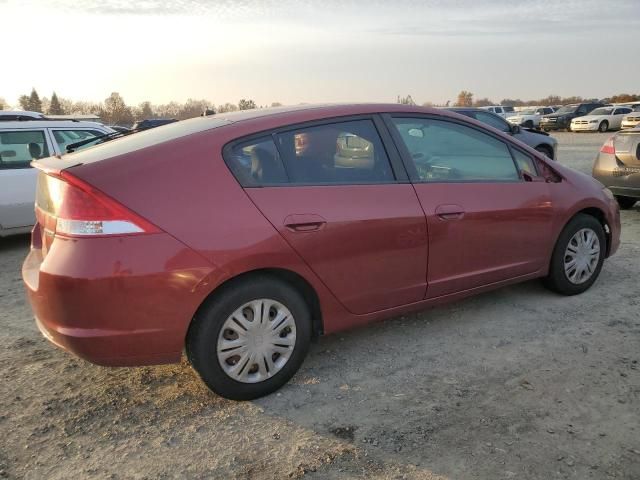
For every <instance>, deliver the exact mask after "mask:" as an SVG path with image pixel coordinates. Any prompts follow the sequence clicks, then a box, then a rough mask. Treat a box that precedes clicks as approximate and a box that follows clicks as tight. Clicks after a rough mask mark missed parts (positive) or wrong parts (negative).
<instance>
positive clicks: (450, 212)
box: [436, 203, 465, 220]
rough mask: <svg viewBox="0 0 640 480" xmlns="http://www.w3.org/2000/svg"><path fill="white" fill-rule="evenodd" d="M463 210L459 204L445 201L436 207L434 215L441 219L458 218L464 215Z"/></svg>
mask: <svg viewBox="0 0 640 480" xmlns="http://www.w3.org/2000/svg"><path fill="white" fill-rule="evenodd" d="M464 214H465V211H464V208H462V207H461V206H460V205H456V204H453V203H447V204H444V205H438V206H437V207H436V215H437V216H438V218H440V219H441V220H460V219H462V217H464Z"/></svg>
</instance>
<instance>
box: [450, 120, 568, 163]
mask: <svg viewBox="0 0 640 480" xmlns="http://www.w3.org/2000/svg"><path fill="white" fill-rule="evenodd" d="M447 110H450V111H452V112H456V113H460V114H462V115H466V116H467V117H471V118H475V119H476V120H478V121H479V122H482V123H486V124H487V125H491V126H492V127H493V128H497V129H498V130H500V131H501V132H505V133H508V134H509V135H511V136H513V137H514V138H517V139H518V140H520V141H521V142H522V143H526V144H527V145H529V146H530V147H532V148H535V149H536V150H537V151H539V152H540V153H544V154H545V155H546V156H547V157H549V158H551V159H553V160H555V159H556V152H557V150H558V141H557V140H556V139H555V138H553V137H551V136H550V135H549V134H548V133H545V132H540V131H538V130H533V129H529V128H524V127H521V126H518V125H512V124H510V123H509V122H507V121H506V120H505V119H504V118H502V117H501V116H500V115H496V114H495V113H492V112H489V111H487V110H484V109H482V108H472V107H452V108H447Z"/></svg>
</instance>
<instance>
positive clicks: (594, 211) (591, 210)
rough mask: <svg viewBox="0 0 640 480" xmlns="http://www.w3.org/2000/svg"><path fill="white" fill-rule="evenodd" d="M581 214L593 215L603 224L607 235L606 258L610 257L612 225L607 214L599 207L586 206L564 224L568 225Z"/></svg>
mask: <svg viewBox="0 0 640 480" xmlns="http://www.w3.org/2000/svg"><path fill="white" fill-rule="evenodd" d="M580 214H583V215H589V216H591V217H594V218H595V219H596V220H598V222H600V225H602V229H603V230H604V236H605V239H606V240H607V246H606V255H605V258H606V257H608V256H609V252H610V250H611V227H609V223H608V222H607V217H606V215H605V214H604V212H603V211H602V210H601V209H600V208H598V207H586V208H583V209H581V210H578V211H577V212H575V213H574V214H573V215H571V217H570V218H569V219H568V220H567V221H566V222H565V224H564V226H565V227H566V226H567V225H568V224H569V222H570V221H571V220H573V219H574V218H575V217H576V216H578V215H580ZM563 229H564V227H563Z"/></svg>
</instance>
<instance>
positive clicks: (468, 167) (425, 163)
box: [393, 118, 519, 182]
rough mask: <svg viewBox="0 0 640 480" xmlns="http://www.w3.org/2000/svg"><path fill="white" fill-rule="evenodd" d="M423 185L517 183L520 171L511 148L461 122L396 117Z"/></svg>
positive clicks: (401, 135)
mask: <svg viewBox="0 0 640 480" xmlns="http://www.w3.org/2000/svg"><path fill="white" fill-rule="evenodd" d="M393 123H394V124H395V127H396V128H397V130H398V132H399V134H400V137H401V138H402V140H403V142H404V144H405V146H406V148H407V150H408V153H409V156H410V158H411V161H412V162H413V164H414V165H415V169H416V171H417V177H418V181H421V182H513V181H518V180H519V175H518V171H517V169H516V166H515V164H514V161H513V158H512V157H511V154H510V152H509V148H508V147H507V145H506V144H505V143H503V142H501V141H500V140H497V139H495V138H493V137H492V136H490V135H488V134H485V133H483V132H481V131H479V130H476V129H474V128H470V127H467V126H464V125H460V124H458V123H453V122H448V121H443V120H435V119H422V118H393Z"/></svg>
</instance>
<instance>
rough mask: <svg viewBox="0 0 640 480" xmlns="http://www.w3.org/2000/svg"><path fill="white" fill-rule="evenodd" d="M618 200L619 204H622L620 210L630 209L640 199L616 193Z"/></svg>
mask: <svg viewBox="0 0 640 480" xmlns="http://www.w3.org/2000/svg"><path fill="white" fill-rule="evenodd" d="M616 200H617V202H618V205H620V210H629V209H630V208H631V207H633V206H634V205H635V204H636V202H637V201H638V199H637V198H634V197H625V196H623V195H616Z"/></svg>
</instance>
